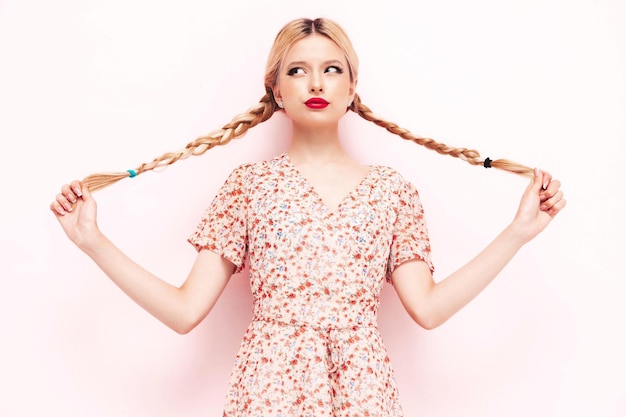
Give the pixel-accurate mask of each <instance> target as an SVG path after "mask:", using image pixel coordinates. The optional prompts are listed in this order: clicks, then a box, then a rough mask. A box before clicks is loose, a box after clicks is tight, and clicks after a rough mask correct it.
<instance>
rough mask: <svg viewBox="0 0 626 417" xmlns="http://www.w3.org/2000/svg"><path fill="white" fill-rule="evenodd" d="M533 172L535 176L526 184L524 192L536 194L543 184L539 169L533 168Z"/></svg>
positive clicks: (541, 173)
mask: <svg viewBox="0 0 626 417" xmlns="http://www.w3.org/2000/svg"><path fill="white" fill-rule="evenodd" d="M533 172H534V174H535V176H534V177H533V179H532V180H531V181H530V184H528V187H527V188H526V191H528V192H532V193H533V194H538V193H539V192H540V190H541V187H542V184H543V172H542V171H541V170H540V169H539V168H535V169H534V171H533Z"/></svg>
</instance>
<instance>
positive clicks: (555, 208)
mask: <svg viewBox="0 0 626 417" xmlns="http://www.w3.org/2000/svg"><path fill="white" fill-rule="evenodd" d="M566 205H567V201H566V200H565V199H561V200H559V201H557V202H556V203H554V205H553V206H552V207H551V208H550V210H548V211H547V213H548V214H549V215H550V216H552V217H554V216H556V215H557V214H559V212H560V211H561V210H563V208H564V207H565V206H566Z"/></svg>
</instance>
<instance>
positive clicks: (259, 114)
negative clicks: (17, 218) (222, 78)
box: [83, 92, 278, 191]
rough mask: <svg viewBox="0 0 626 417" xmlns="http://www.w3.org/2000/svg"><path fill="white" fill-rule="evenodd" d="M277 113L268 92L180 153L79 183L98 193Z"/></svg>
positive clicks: (223, 142)
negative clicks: (132, 168) (228, 121)
mask: <svg viewBox="0 0 626 417" xmlns="http://www.w3.org/2000/svg"><path fill="white" fill-rule="evenodd" d="M277 109H278V107H277V105H276V102H275V101H274V99H273V96H272V94H271V92H268V93H267V94H265V95H264V96H263V98H261V100H260V101H259V103H258V104H257V105H256V106H254V107H252V108H250V109H248V111H247V112H245V113H241V114H239V115H237V116H235V117H234V118H233V119H232V120H231V121H230V123H228V124H226V125H224V127H222V128H221V129H217V130H214V131H213V132H211V133H209V134H208V135H205V136H201V137H199V138H197V139H196V140H194V141H193V142H190V143H188V144H187V146H185V148H184V149H182V150H180V151H178V152H168V153H165V154H163V155H161V156H159V157H158V158H155V159H154V160H153V161H152V162H148V163H144V164H141V165H139V167H138V168H137V169H135V170H129V171H125V172H102V173H97V174H91V175H88V176H87V177H85V178H84V179H83V184H84V185H85V186H87V187H88V188H89V190H90V191H95V190H99V189H101V188H104V187H106V186H108V185H111V184H113V183H115V182H117V181H119V180H121V179H124V178H128V177H134V176H136V175H139V174H143V173H144V172H147V171H151V170H153V169H155V168H159V167H166V166H168V165H171V164H173V163H174V162H176V161H179V160H181V159H186V158H188V157H190V156H192V155H194V156H197V155H202V154H203V153H205V152H206V151H208V150H209V149H211V148H213V147H215V146H220V145H226V144H227V143H228V142H230V141H231V140H232V139H235V138H238V137H241V136H243V135H244V134H245V133H246V132H247V131H248V129H250V128H251V127H254V126H256V125H258V124H259V123H263V122H264V121H266V120H268V119H269V118H270V117H272V115H273V114H274V112H276V110H277Z"/></svg>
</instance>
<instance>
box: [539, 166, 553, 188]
mask: <svg viewBox="0 0 626 417" xmlns="http://www.w3.org/2000/svg"><path fill="white" fill-rule="evenodd" d="M541 172H542V173H543V182H542V186H541V188H542V189H544V190H547V189H548V187H549V186H550V182H551V181H552V175H550V173H549V172H546V171H541Z"/></svg>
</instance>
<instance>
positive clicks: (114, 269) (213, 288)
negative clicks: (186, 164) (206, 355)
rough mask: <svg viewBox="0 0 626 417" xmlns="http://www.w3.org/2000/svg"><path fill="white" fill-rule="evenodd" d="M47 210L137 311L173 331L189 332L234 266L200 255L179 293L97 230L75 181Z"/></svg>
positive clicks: (86, 196)
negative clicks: (143, 312)
mask: <svg viewBox="0 0 626 417" xmlns="http://www.w3.org/2000/svg"><path fill="white" fill-rule="evenodd" d="M50 209H51V210H52V211H53V213H54V214H55V216H56V217H57V219H58V221H59V223H60V224H61V226H62V227H63V230H64V231H65V233H66V234H67V236H68V237H69V238H70V240H71V241H72V242H73V243H74V244H76V246H78V248H79V249H81V250H82V251H83V252H85V253H86V254H87V255H88V256H89V257H90V258H91V259H93V261H94V262H95V263H96V264H97V265H98V266H99V267H100V269H102V271H103V272H104V273H105V274H106V275H108V276H109V278H111V280H112V281H113V282H114V283H115V284H116V285H117V286H118V287H120V289H122V291H124V292H125V293H126V294H127V295H128V296H129V297H130V298H131V299H133V300H134V301H135V302H136V303H137V304H139V305H140V306H141V307H142V308H144V309H145V310H146V311H148V312H149V313H150V314H152V315H153V316H154V317H156V318H157V319H159V320H160V321H161V322H163V323H164V324H165V325H167V326H168V327H170V328H171V329H173V330H174V331H176V332H178V333H181V334H184V333H188V332H189V331H191V330H192V329H193V328H194V327H195V326H196V325H197V324H198V323H200V322H201V321H202V320H203V319H204V317H206V315H207V314H208V313H209V312H210V311H211V309H212V308H213V306H214V305H215V303H216V302H217V299H218V298H219V296H220V294H221V293H222V291H223V290H224V288H225V287H226V284H227V283H228V279H229V278H230V276H231V275H232V273H233V271H234V268H235V266H234V265H233V264H232V263H231V262H230V261H228V260H226V259H224V258H222V257H221V256H219V255H217V254H215V253H213V252H210V251H208V250H202V251H200V252H199V253H198V257H197V258H196V261H195V263H194V265H193V267H192V268H191V271H190V273H189V275H188V277H187V279H186V280H185V281H184V283H183V284H182V285H181V286H180V287H176V286H173V285H171V284H169V283H167V282H165V281H163V280H162V279H160V278H158V277H157V276H155V275H153V274H151V273H150V272H148V271H146V270H145V269H143V268H142V267H141V266H139V265H138V264H136V263H135V262H134V261H133V260H131V259H130V258H129V257H128V256H126V255H125V254H124V253H123V252H122V251H121V250H120V249H119V248H117V247H116V246H115V245H114V244H113V243H112V242H111V241H110V240H109V239H108V238H106V237H105V236H104V235H103V234H102V233H101V232H100V230H99V228H98V226H97V223H96V202H95V200H94V199H93V197H92V196H91V193H90V192H89V190H88V189H87V188H83V187H81V184H80V182H78V181H75V182H73V183H72V184H71V185H65V186H63V188H62V191H61V193H60V194H58V195H57V197H56V200H55V201H54V202H52V204H51V205H50Z"/></svg>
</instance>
